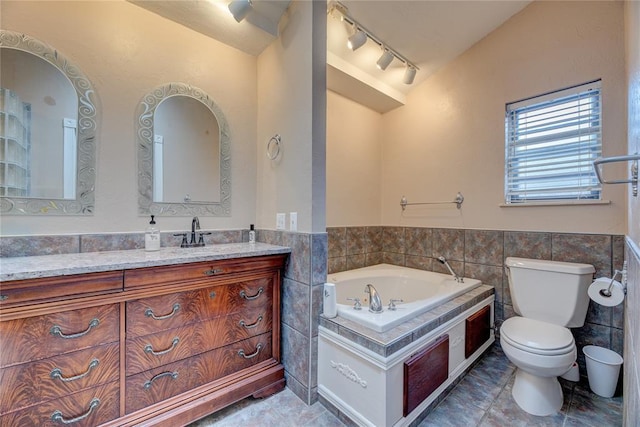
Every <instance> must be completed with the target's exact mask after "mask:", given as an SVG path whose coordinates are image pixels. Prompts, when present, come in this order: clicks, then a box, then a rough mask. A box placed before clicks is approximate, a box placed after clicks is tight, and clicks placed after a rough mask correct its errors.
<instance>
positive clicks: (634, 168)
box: [593, 153, 640, 197]
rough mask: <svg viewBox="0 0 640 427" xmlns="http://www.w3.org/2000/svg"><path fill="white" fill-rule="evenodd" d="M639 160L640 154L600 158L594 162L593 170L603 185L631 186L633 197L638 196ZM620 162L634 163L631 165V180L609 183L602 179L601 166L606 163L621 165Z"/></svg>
mask: <svg viewBox="0 0 640 427" xmlns="http://www.w3.org/2000/svg"><path fill="white" fill-rule="evenodd" d="M638 160H640V154H638V153H635V154H629V155H626V156H614V157H598V158H597V159H595V160H594V161H593V168H594V169H595V171H596V175H597V176H598V181H600V183H601V184H631V191H632V193H633V196H634V197H636V196H638ZM619 162H632V163H631V178H629V179H614V180H610V181H607V180H606V179H604V178H603V177H602V169H601V166H600V165H603V164H605V163H619Z"/></svg>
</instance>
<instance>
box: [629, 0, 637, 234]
mask: <svg viewBox="0 0 640 427" xmlns="http://www.w3.org/2000/svg"><path fill="white" fill-rule="evenodd" d="M626 6H627V9H626V19H627V20H626V29H627V34H626V36H627V37H626V42H627V45H626V52H627V82H628V85H629V92H628V93H629V95H628V108H629V113H628V117H629V139H628V141H629V150H628V153H629V154H633V153H640V2H637V1H630V2H626ZM629 194H631V193H629ZM629 200H630V202H629V232H628V234H629V236H630V237H631V239H633V241H634V242H635V243H636V245H638V246H640V196H638V197H631V196H630V197H629Z"/></svg>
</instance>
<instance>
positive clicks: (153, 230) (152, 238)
mask: <svg viewBox="0 0 640 427" xmlns="http://www.w3.org/2000/svg"><path fill="white" fill-rule="evenodd" d="M154 216H155V215H151V221H149V226H148V227H147V229H146V230H145V233H144V249H145V250H146V251H159V250H160V230H159V229H158V227H156V221H155V219H154Z"/></svg>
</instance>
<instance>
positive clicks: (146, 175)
mask: <svg viewBox="0 0 640 427" xmlns="http://www.w3.org/2000/svg"><path fill="white" fill-rule="evenodd" d="M178 95H181V96H189V97H191V98H195V99H197V100H198V101H200V102H202V103H203V104H204V105H206V106H207V107H208V108H209V110H211V112H212V113H213V115H214V116H215V118H216V120H217V121H218V128H219V129H220V135H219V138H220V201H218V202H193V201H192V202H189V203H169V202H154V201H153V120H154V119H153V115H154V113H155V111H156V108H157V107H158V105H159V104H160V103H161V102H162V101H163V100H165V99H167V98H169V97H172V96H178ZM136 117H138V122H137V139H138V214H140V215H148V214H154V215H158V216H231V137H230V135H229V124H228V123H227V119H226V118H225V116H224V113H223V112H222V110H221V109H220V107H218V105H217V104H216V103H215V102H213V100H212V99H211V98H210V97H209V95H207V94H206V93H205V92H204V91H203V90H202V89H199V88H197V87H194V86H190V85H188V84H184V83H168V84H165V85H162V86H158V87H157V88H155V89H154V90H153V91H151V92H150V93H148V94H146V95H145V96H144V98H142V101H140V104H139V105H138V109H137V110H136Z"/></svg>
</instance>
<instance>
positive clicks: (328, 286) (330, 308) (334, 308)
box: [322, 283, 338, 318]
mask: <svg viewBox="0 0 640 427" xmlns="http://www.w3.org/2000/svg"><path fill="white" fill-rule="evenodd" d="M322 314H324V316H325V317H329V318H331V317H336V316H337V315H338V305H337V302H336V285H335V284H334V283H325V284H324V305H323V310H322Z"/></svg>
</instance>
